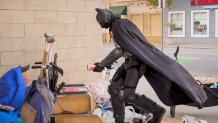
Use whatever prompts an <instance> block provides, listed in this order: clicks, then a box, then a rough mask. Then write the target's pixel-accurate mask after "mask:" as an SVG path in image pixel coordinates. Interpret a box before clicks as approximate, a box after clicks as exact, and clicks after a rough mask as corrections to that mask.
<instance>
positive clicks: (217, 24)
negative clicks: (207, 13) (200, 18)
mask: <svg viewBox="0 0 218 123" xmlns="http://www.w3.org/2000/svg"><path fill="white" fill-rule="evenodd" d="M215 22H216V23H215V25H216V30H215V33H216V37H218V10H216V20H215Z"/></svg>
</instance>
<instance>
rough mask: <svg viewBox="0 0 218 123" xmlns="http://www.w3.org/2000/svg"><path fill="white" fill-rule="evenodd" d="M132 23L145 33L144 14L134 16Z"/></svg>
mask: <svg viewBox="0 0 218 123" xmlns="http://www.w3.org/2000/svg"><path fill="white" fill-rule="evenodd" d="M132 22H133V23H134V24H135V25H136V26H137V27H138V28H139V30H140V31H141V32H142V33H143V32H144V31H143V30H144V27H143V26H144V24H143V14H137V15H132Z"/></svg>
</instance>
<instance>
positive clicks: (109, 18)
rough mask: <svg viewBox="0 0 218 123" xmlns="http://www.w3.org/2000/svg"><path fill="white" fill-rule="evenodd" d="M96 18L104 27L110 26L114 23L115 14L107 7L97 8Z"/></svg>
mask: <svg viewBox="0 0 218 123" xmlns="http://www.w3.org/2000/svg"><path fill="white" fill-rule="evenodd" d="M95 10H96V11H97V15H96V20H97V22H98V23H99V24H100V26H101V27H102V28H105V29H107V28H109V27H111V25H112V23H113V18H114V14H113V13H112V12H111V11H109V10H107V9H100V8H96V9H95Z"/></svg>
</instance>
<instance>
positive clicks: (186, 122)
mask: <svg viewBox="0 0 218 123" xmlns="http://www.w3.org/2000/svg"><path fill="white" fill-rule="evenodd" d="M182 123H207V121H205V120H201V119H198V118H195V117H192V116H188V115H184V116H183V117H182Z"/></svg>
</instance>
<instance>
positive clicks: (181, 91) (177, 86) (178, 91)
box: [110, 19, 207, 108]
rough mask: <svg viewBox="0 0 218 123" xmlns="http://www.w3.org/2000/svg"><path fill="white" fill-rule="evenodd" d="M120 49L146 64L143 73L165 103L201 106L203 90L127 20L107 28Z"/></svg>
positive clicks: (119, 21)
mask: <svg viewBox="0 0 218 123" xmlns="http://www.w3.org/2000/svg"><path fill="white" fill-rule="evenodd" d="M110 30H111V31H112V33H113V36H114V39H115V41H116V42H117V43H118V44H119V45H120V47H121V48H123V49H124V50H126V51H127V52H129V53H131V54H132V55H134V56H135V57H136V58H138V59H139V60H141V61H142V62H144V64H146V65H147V70H146V73H145V74H144V76H145V77H146V79H147V81H148V82H149V83H150V85H151V86H152V88H153V89H154V91H155V92H156V94H157V96H158V97H159V99H160V100H161V101H162V102H163V103H164V104H165V105H167V106H175V105H180V104H188V103H195V104H196V106H197V107H198V108H202V105H203V103H204V102H205V101H206V100H207V96H206V94H205V92H204V90H203V89H202V88H201V87H200V85H199V84H198V83H197V82H196V80H195V79H194V78H193V77H192V76H191V75H190V73H189V72H188V71H187V70H186V69H184V68H183V67H182V66H181V65H180V64H178V63H177V62H175V61H174V60H173V59H171V58H170V57H168V56H166V55H165V54H163V53H162V52H161V51H160V50H158V49H157V48H155V47H154V46H153V45H151V44H150V43H149V42H148V41H147V40H146V39H145V37H144V35H143V34H142V33H141V32H140V30H139V29H138V28H137V27H136V26H135V25H134V24H133V23H132V22H130V21H129V20H126V19H118V20H116V21H115V22H114V23H113V24H112V27H111V29H110Z"/></svg>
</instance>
